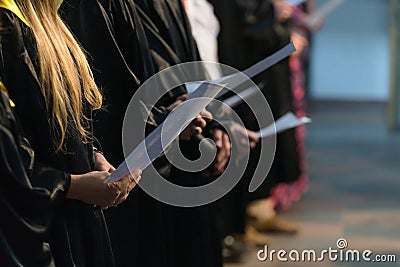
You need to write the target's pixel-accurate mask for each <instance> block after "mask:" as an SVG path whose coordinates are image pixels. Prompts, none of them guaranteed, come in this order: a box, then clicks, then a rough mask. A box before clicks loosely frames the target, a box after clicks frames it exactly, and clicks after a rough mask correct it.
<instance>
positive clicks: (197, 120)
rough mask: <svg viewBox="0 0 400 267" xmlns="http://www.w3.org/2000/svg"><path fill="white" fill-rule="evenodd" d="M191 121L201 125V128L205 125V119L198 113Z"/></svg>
mask: <svg viewBox="0 0 400 267" xmlns="http://www.w3.org/2000/svg"><path fill="white" fill-rule="evenodd" d="M193 123H194V124H195V125H196V126H198V127H201V128H204V127H206V126H207V122H206V120H205V119H204V118H202V117H201V116H200V115H199V116H197V117H196V118H195V119H194V120H193Z"/></svg>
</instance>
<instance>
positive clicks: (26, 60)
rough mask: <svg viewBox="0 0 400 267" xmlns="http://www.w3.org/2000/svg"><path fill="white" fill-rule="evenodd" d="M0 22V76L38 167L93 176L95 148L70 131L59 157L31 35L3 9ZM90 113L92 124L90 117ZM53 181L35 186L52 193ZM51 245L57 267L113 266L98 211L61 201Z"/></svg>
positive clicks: (35, 182) (68, 201)
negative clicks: (12, 102)
mask: <svg viewBox="0 0 400 267" xmlns="http://www.w3.org/2000/svg"><path fill="white" fill-rule="evenodd" d="M0 19H1V20H0V23H1V26H2V31H1V59H2V62H1V63H2V64H1V74H0V76H1V77H2V79H3V82H4V84H6V85H7V88H8V91H9V93H10V98H11V99H13V101H14V102H15V104H16V107H15V112H16V114H17V116H18V118H19V121H20V123H21V125H22V128H23V131H24V133H25V134H26V137H27V139H28V140H29V141H30V143H31V145H32V148H33V149H34V151H35V153H36V159H37V164H39V165H43V166H49V167H52V168H54V169H57V170H60V171H62V172H65V173H70V174H82V173H86V172H89V171H91V170H93V165H94V164H93V146H92V143H90V142H89V143H88V144H83V143H82V141H81V139H80V137H79V136H77V134H76V133H75V131H71V130H68V133H67V138H66V140H65V144H64V147H63V152H56V149H55V148H54V147H55V146H54V144H53V140H54V139H53V137H54V136H55V134H54V132H55V131H54V130H52V127H51V126H50V125H49V119H48V118H49V116H50V115H49V112H48V111H47V109H46V104H45V100H44V97H43V95H42V93H41V90H40V85H39V82H38V77H39V67H38V58H37V51H36V48H35V44H34V39H33V36H32V33H31V31H30V29H29V28H28V27H27V26H26V25H25V24H24V23H22V22H21V21H20V20H19V18H18V17H17V16H15V15H14V14H13V13H11V12H10V11H9V10H5V9H1V10H0ZM86 110H87V113H86V116H88V117H89V118H90V117H91V112H90V111H89V109H88V108H86ZM88 127H90V125H88ZM88 130H89V131H90V130H91V129H88ZM65 177H69V176H68V175H66V176H65ZM49 178H50V177H49ZM51 178H52V179H38V180H37V181H36V180H35V181H33V182H32V184H33V185H34V186H41V187H44V188H47V189H48V190H49V191H50V192H53V191H54V190H55V188H56V187H57V186H58V184H59V181H58V180H57V179H55V178H53V177H51ZM67 190H68V188H65V191H67ZM48 243H49V247H50V252H51V254H52V256H53V258H54V261H55V264H56V266H96V267H98V266H107V267H108V266H113V258H112V252H111V247H110V242H109V239H108V234H107V228H106V225H105V221H104V218H103V213H102V211H101V209H100V208H99V207H94V206H92V205H87V204H85V203H83V202H81V201H76V200H68V199H62V200H61V203H60V206H59V207H58V208H57V210H55V211H54V213H53V217H52V224H51V233H50V236H49V238H48ZM74 264H75V265H74Z"/></svg>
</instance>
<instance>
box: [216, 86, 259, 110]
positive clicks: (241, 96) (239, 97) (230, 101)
mask: <svg viewBox="0 0 400 267" xmlns="http://www.w3.org/2000/svg"><path fill="white" fill-rule="evenodd" d="M258 91H259V89H258V87H256V86H253V87H250V88H247V89H246V90H244V91H242V92H240V93H238V94H235V95H233V96H231V97H228V98H227V99H225V100H224V101H223V102H224V103H225V104H226V105H228V106H230V107H231V108H234V107H236V106H237V105H238V104H240V103H241V102H242V101H243V100H246V99H248V98H249V97H251V96H252V95H254V94H255V93H257V92H258Z"/></svg>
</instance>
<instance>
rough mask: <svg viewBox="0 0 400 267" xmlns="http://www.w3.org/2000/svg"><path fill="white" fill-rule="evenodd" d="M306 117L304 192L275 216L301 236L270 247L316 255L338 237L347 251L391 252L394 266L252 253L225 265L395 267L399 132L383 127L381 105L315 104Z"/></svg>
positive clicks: (274, 239) (399, 223) (399, 237)
mask: <svg viewBox="0 0 400 267" xmlns="http://www.w3.org/2000/svg"><path fill="white" fill-rule="evenodd" d="M309 116H310V117H312V119H313V123H312V124H311V125H309V127H308V138H307V140H308V142H307V143H308V159H309V165H310V166H309V174H310V187H309V190H308V192H307V193H306V194H305V195H304V197H303V198H302V200H301V201H300V202H298V203H296V204H295V205H294V206H293V207H292V208H291V209H290V210H288V211H286V212H285V213H284V214H282V217H284V218H285V219H287V220H290V221H293V222H296V223H298V224H299V225H300V227H301V231H300V233H299V234H298V235H296V236H295V237H291V236H284V235H271V236H270V237H271V238H270V240H271V241H270V244H267V245H268V247H269V249H275V250H280V249H284V250H286V251H290V250H292V249H299V250H303V249H313V250H316V251H317V252H320V251H322V250H324V249H328V248H329V247H332V248H333V249H336V248H337V247H336V241H337V240H338V239H339V238H345V239H346V240H347V242H348V249H353V250H354V249H357V250H360V251H362V250H366V249H369V250H371V251H372V252H373V254H372V255H373V256H372V257H374V256H375V255H377V254H393V255H395V256H396V258H397V262H396V263H377V262H370V263H366V262H332V261H325V262H323V263H322V262H319V263H310V262H302V263H294V262H278V261H276V260H275V261H273V262H268V261H267V262H260V261H259V260H258V259H257V251H258V249H256V248H254V249H253V250H252V251H250V252H249V253H248V254H247V255H246V256H245V259H244V261H243V263H241V264H227V265H226V267H242V266H246V267H261V266H270V267H280V266H301V267H303V266H343V267H347V266H367V267H369V266H371V267H379V266H393V267H394V266H400V133H392V132H389V131H388V130H387V127H386V107H385V105H383V104H356V103H314V104H312V105H310V112H309Z"/></svg>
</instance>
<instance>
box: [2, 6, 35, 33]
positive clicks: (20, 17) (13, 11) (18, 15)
mask: <svg viewBox="0 0 400 267" xmlns="http://www.w3.org/2000/svg"><path fill="white" fill-rule="evenodd" d="M0 8H5V9H8V10H10V11H11V12H12V13H14V14H15V15H16V16H17V17H18V18H19V19H20V20H22V22H23V23H25V24H26V25H27V26H28V27H30V26H29V23H28V21H27V20H26V19H25V18H24V16H23V15H22V13H21V10H19V8H18V6H17V4H15V2H14V0H0Z"/></svg>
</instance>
